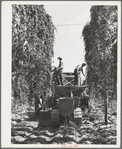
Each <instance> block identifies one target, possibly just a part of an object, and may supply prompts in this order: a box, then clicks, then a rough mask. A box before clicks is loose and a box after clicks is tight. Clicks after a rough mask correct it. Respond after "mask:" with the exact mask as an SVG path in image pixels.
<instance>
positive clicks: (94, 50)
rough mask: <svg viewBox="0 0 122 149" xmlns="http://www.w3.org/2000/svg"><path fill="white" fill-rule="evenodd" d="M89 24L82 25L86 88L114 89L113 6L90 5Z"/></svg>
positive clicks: (115, 72)
mask: <svg viewBox="0 0 122 149" xmlns="http://www.w3.org/2000/svg"><path fill="white" fill-rule="evenodd" d="M90 12H91V21H90V22H89V23H87V24H86V25H85V26H84V29H83V32H82V35H83V39H84V43H85V60H86V63H87V82H88V84H89V86H90V87H94V88H97V86H100V87H101V88H102V90H104V91H105V90H116V85H117V27H118V26H117V24H118V22H117V6H92V7H91V10H90Z"/></svg>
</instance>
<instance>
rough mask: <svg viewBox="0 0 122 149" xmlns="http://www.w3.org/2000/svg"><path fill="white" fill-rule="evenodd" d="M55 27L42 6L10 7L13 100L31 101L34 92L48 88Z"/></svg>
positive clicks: (44, 90)
mask: <svg viewBox="0 0 122 149" xmlns="http://www.w3.org/2000/svg"><path fill="white" fill-rule="evenodd" d="M54 30H55V26H54V25H53V23H52V20H51V17H50V16H49V15H48V14H47V13H46V11H45V9H44V6H43V5H13V6H12V74H13V76H12V80H13V83H12V90H13V93H14V97H15V98H16V99H17V98H19V99H21V100H25V99H26V101H30V100H31V98H32V95H33V94H34V93H35V94H38V95H39V94H41V93H43V94H44V95H45V94H46V93H47V92H48V90H49V89H50V83H51V82H50V81H51V60H52V57H53V55H54V52H53V42H54ZM15 78H16V79H15ZM15 84H16V85H15ZM22 86H23V87H22ZM15 92H16V93H17V94H16V93H15ZM18 92H19V93H18ZM15 94H16V95H17V97H16V96H15ZM23 95H24V96H23ZM23 98H24V99H23Z"/></svg>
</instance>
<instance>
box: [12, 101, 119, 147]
mask: <svg viewBox="0 0 122 149" xmlns="http://www.w3.org/2000/svg"><path fill="white" fill-rule="evenodd" d="M91 103H92V104H91V106H90V112H88V110H87V109H86V110H85V111H84V112H83V111H82V119H81V124H79V125H76V124H75V123H74V122H73V121H69V122H68V123H67V125H64V124H59V123H56V122H55V123H53V122H51V112H50V111H40V113H39V114H38V115H35V113H34V107H31V108H30V109H28V110H26V111H23V109H22V107H21V106H20V107H18V109H17V110H15V111H14V112H12V115H11V126H12V127H11V143H12V144H116V140H117V138H116V137H117V136H116V119H117V113H116V109H117V107H116V101H113V102H112V104H110V105H109V108H108V125H104V124H105V123H104V103H103V102H101V103H100V101H99V102H98V101H97V100H96V101H95V100H94V101H91Z"/></svg>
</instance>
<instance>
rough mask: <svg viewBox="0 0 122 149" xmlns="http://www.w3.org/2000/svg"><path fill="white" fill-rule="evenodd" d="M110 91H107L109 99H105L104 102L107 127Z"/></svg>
mask: <svg viewBox="0 0 122 149" xmlns="http://www.w3.org/2000/svg"><path fill="white" fill-rule="evenodd" d="M107 101H108V91H107V98H105V99H104V102H105V125H107V124H108V120H107V119H108V116H107V113H108V103H107Z"/></svg>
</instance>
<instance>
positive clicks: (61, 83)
mask: <svg viewBox="0 0 122 149" xmlns="http://www.w3.org/2000/svg"><path fill="white" fill-rule="evenodd" d="M62 72H63V71H62V70H59V71H58V74H57V81H58V85H63V82H62V81H63V77H62Z"/></svg>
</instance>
